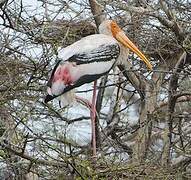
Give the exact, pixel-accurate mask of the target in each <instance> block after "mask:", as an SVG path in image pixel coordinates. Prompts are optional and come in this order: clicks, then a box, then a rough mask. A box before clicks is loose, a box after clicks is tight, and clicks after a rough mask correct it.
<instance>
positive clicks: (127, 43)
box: [115, 31, 152, 70]
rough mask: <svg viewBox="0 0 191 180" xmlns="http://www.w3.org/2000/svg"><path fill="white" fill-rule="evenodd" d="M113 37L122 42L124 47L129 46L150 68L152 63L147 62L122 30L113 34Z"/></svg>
mask: <svg viewBox="0 0 191 180" xmlns="http://www.w3.org/2000/svg"><path fill="white" fill-rule="evenodd" d="M115 38H116V39H117V40H118V41H119V42H120V43H121V44H123V45H124V46H125V47H127V48H129V49H130V50H131V51H133V52H134V53H135V54H137V56H139V57H140V58H141V60H142V61H143V62H144V63H145V64H146V65H147V67H148V68H149V69H150V70H152V65H151V63H150V62H149V60H148V59H147V58H146V57H145V55H144V54H143V53H142V52H141V51H140V50H139V49H138V48H137V47H136V46H135V44H133V43H132V42H131V41H130V39H129V38H128V37H127V36H126V35H125V33H124V32H123V31H120V32H118V33H117V34H116V35H115Z"/></svg>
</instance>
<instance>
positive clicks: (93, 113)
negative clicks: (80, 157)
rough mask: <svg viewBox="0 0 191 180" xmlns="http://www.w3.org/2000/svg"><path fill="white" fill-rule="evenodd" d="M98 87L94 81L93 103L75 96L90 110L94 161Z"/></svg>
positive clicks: (94, 156)
mask: <svg viewBox="0 0 191 180" xmlns="http://www.w3.org/2000/svg"><path fill="white" fill-rule="evenodd" d="M96 85H97V81H94V87H93V97H92V103H91V102H90V101H88V100H87V99H84V98H82V97H78V96H75V98H76V100H77V102H79V103H81V104H83V105H85V106H86V107H87V108H88V109H90V117H91V123H92V146H93V159H94V160H95V158H96V131H95V119H96Z"/></svg>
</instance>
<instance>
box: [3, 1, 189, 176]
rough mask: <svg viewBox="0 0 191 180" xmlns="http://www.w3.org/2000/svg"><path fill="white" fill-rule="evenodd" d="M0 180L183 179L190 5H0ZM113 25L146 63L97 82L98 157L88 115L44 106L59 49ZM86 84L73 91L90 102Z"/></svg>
mask: <svg viewBox="0 0 191 180" xmlns="http://www.w3.org/2000/svg"><path fill="white" fill-rule="evenodd" d="M0 9H1V11H0V52H1V53H0V179H87V178H90V179H92V178H94V179H101V178H102V179H143V178H146V179H155V178H158V179H164V177H165V178H166V179H189V177H190V172H191V165H190V162H191V155H190V154H191V143H190V142H191V135H190V134H191V125H190V121H191V113H190V109H191V91H190V88H191V83H190V82H191V73H190V72H191V71H190V70H191V66H190V64H191V36H190V34H191V3H190V2H189V1H187V0H168V1H167V0H155V1H150V0H129V1H126V0H117V1H111V0H103V1H101V0H100V1H99V0H98V1H95V0H89V1H88V0H77V1H73V0H66V1H63V0H54V1H49V0H32V1H27V0H15V1H12V0H1V1H0ZM105 18H112V19H114V20H116V21H117V22H118V24H119V25H120V27H122V28H123V30H124V31H125V32H126V34H127V35H128V37H129V38H130V39H131V40H132V41H133V42H135V43H136V44H137V45H138V46H139V48H140V49H141V50H142V51H143V52H144V53H145V54H146V56H147V57H148V58H149V59H150V60H151V62H152V64H153V66H154V68H153V71H152V72H149V71H148V70H147V69H146V68H145V67H144V66H143V64H142V63H140V62H139V61H138V60H137V57H136V56H135V55H133V54H130V55H129V57H127V59H128V61H129V62H131V64H132V65H133V66H132V67H130V65H129V66H128V67H127V66H126V65H122V66H120V67H118V68H117V67H116V68H115V69H114V70H113V71H111V72H110V74H109V75H108V76H106V77H103V78H102V79H101V80H100V82H99V86H98V100H97V105H96V108H97V113H98V114H97V128H96V131H97V141H98V147H97V149H98V156H97V160H96V163H95V162H93V161H92V156H91V154H92V151H91V129H90V117H89V112H88V110H87V109H86V108H85V107H84V106H82V105H80V104H78V103H75V104H74V105H73V106H71V107H67V108H60V107H59V106H58V102H57V101H54V102H53V103H50V104H48V105H46V104H44V103H43V98H44V97H45V95H46V82H47V79H48V76H49V75H50V71H51V69H52V68H53V66H54V64H55V63H56V61H57V55H58V54H59V49H60V48H61V47H65V46H67V45H69V44H71V43H73V42H75V41H77V40H79V39H80V38H82V37H84V36H87V35H90V34H94V33H96V32H97V28H96V25H97V26H98V25H99V24H100V22H101V21H102V20H104V19H105ZM91 92H92V85H91V84H90V85H85V86H83V87H82V88H79V89H78V90H77V94H78V95H79V96H83V97H87V98H89V99H90V98H91Z"/></svg>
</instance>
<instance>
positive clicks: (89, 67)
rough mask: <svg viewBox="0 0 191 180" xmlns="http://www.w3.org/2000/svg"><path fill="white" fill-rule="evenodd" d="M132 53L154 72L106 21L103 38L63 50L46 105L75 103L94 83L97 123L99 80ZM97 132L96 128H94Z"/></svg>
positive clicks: (92, 105)
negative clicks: (79, 91) (80, 90)
mask: <svg viewBox="0 0 191 180" xmlns="http://www.w3.org/2000/svg"><path fill="white" fill-rule="evenodd" d="M129 50H131V51H133V52H134V53H135V54H136V55H137V56H138V57H139V58H140V59H141V60H142V61H143V62H144V63H145V64H146V65H147V67H148V68H149V69H150V70H152V65H151V63H150V62H149V60H148V59H147V58H146V57H145V55H144V54H143V53H142V52H141V51H140V50H139V49H138V48H137V47H136V45H135V44H134V43H133V42H132V41H131V40H130V39H129V38H128V37H127V36H126V35H125V33H124V31H123V30H122V29H121V28H120V27H119V26H118V24H117V23H116V22H115V21H114V20H105V21H103V22H102V23H101V24H100V26H99V34H93V35H89V36H86V37H83V38H82V39H80V40H78V41H76V42H74V43H73V44H71V45H69V46H67V47H65V48H63V49H61V51H60V52H59V58H60V60H59V61H58V62H57V64H56V65H55V67H54V69H53V70H52V73H51V76H50V78H49V80H48V83H47V86H48V88H47V92H48V94H47V96H46V97H45V103H48V102H49V101H51V100H53V99H54V98H57V97H62V99H61V101H62V102H63V101H64V100H65V101H67V102H70V101H71V102H72V100H70V99H74V95H73V90H74V89H75V88H77V87H79V86H81V85H83V84H86V83H91V82H94V89H93V98H92V103H89V104H90V105H89V106H90V108H91V116H92V118H91V119H92V122H93V121H95V103H96V102H95V99H96V82H97V79H99V78H100V77H102V76H103V75H106V74H108V73H109V71H110V70H111V69H112V68H114V67H115V66H116V65H120V64H122V63H123V61H126V60H127V59H128V54H129ZM78 100H79V99H78ZM82 100H83V99H82ZM86 102H87V101H86ZM92 126H93V125H92ZM93 130H95V127H92V131H93ZM93 136H95V132H94V135H93ZM94 146H95V144H94ZM94 154H95V150H94Z"/></svg>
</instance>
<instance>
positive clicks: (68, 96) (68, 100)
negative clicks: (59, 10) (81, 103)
mask: <svg viewBox="0 0 191 180" xmlns="http://www.w3.org/2000/svg"><path fill="white" fill-rule="evenodd" d="M59 98H60V100H59V104H60V107H62V108H63V107H66V106H69V105H71V104H73V103H75V102H76V98H75V91H74V90H70V91H68V92H66V93H64V94H63V95H61V96H60V97H59Z"/></svg>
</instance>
